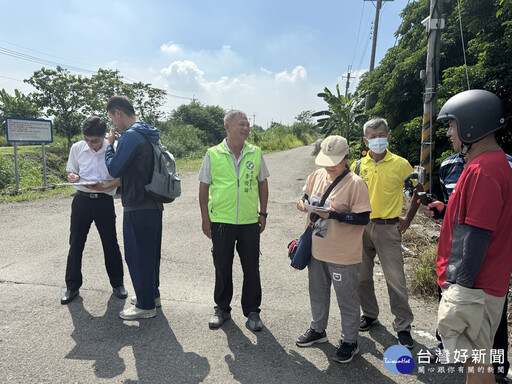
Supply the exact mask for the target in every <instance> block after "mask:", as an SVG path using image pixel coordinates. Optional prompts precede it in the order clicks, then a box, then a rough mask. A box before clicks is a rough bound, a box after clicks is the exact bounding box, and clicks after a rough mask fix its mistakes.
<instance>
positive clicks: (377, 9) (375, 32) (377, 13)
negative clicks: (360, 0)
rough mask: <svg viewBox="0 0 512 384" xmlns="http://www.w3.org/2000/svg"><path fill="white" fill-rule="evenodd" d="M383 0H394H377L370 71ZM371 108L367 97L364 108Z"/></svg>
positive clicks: (373, 58) (373, 66)
mask: <svg viewBox="0 0 512 384" xmlns="http://www.w3.org/2000/svg"><path fill="white" fill-rule="evenodd" d="M364 1H372V0H364ZM383 1H393V0H377V6H376V7H375V22H374V23H373V41H372V56H371V58H370V73H371V72H372V71H373V68H375V51H376V50H377V34H378V33H379V17H380V9H381V7H382V2H383ZM369 109H370V100H369V99H368V97H366V101H365V105H364V110H365V111H367V110H369Z"/></svg>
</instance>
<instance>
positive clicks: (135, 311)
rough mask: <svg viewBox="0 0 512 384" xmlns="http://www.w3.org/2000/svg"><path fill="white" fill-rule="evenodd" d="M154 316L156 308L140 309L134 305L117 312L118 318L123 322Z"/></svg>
mask: <svg viewBox="0 0 512 384" xmlns="http://www.w3.org/2000/svg"><path fill="white" fill-rule="evenodd" d="M155 316H156V308H153V309H140V308H137V307H136V306H135V305H134V306H132V307H130V308H127V309H125V310H124V311H121V312H119V317H120V318H121V319H125V320H136V319H149V318H151V317H155Z"/></svg>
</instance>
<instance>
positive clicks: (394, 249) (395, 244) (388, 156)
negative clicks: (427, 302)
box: [352, 118, 423, 348]
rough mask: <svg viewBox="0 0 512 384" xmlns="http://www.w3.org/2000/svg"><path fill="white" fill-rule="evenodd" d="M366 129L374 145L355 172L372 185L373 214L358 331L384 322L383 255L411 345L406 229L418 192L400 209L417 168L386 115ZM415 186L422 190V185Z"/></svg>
mask: <svg viewBox="0 0 512 384" xmlns="http://www.w3.org/2000/svg"><path fill="white" fill-rule="evenodd" d="M363 132H364V142H365V144H366V145H367V146H368V147H369V148H370V150H369V152H368V154H367V155H366V157H363V158H362V159H361V160H360V163H359V164H360V168H359V171H356V173H358V174H359V176H361V178H362V179H363V180H364V181H365V182H366V183H367V184H368V189H369V191H370V201H371V204H372V213H371V215H370V223H369V224H368V225H367V226H366V228H365V231H364V235H363V262H362V264H361V270H360V272H359V298H360V300H361V309H362V311H363V315H362V316H361V324H360V328H359V330H360V331H367V330H369V329H370V327H372V326H374V325H376V324H378V323H379V320H378V319H377V317H378V315H379V305H378V303H377V297H376V296H375V287H374V283H373V267H374V265H375V261H374V260H375V256H376V255H379V260H380V265H381V266H382V271H383V273H384V278H385V279H386V285H387V288H388V294H389V303H390V307H391V312H392V313H393V315H394V316H395V320H394V321H393V328H394V330H395V332H396V333H397V335H398V341H399V343H400V344H401V345H403V346H405V347H407V348H412V347H413V346H414V340H413V339H412V337H411V323H412V321H413V319H414V316H413V314H412V310H411V307H410V306H409V298H408V294H407V284H406V280H405V272H404V259H403V256H402V249H401V247H402V234H403V233H405V231H406V230H407V228H409V225H410V223H411V221H412V219H413V218H414V215H415V214H416V211H417V210H418V206H419V204H418V203H417V200H418V198H417V197H416V196H413V198H412V199H411V205H410V207H409V210H408V212H407V214H406V216H405V217H401V214H402V206H403V197H402V196H403V195H402V191H403V187H404V179H405V178H406V177H407V176H408V175H409V174H410V173H412V172H413V169H412V167H411V165H410V164H409V162H408V161H407V160H406V159H404V158H403V157H400V156H398V155H396V154H394V153H391V152H390V151H389V150H388V149H387V147H388V141H389V129H388V123H387V122H386V120H385V119H382V118H375V119H372V120H369V121H367V122H366V123H365V124H364V127H363ZM356 167H357V166H356V163H354V164H352V170H353V171H354V170H355V169H356ZM416 189H417V190H419V191H423V187H422V186H421V185H418V186H417V187H416Z"/></svg>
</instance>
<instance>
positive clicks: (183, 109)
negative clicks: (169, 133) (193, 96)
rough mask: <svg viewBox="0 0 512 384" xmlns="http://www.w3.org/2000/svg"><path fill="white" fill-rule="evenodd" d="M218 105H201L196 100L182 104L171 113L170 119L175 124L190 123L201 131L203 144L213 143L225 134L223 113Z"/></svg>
mask: <svg viewBox="0 0 512 384" xmlns="http://www.w3.org/2000/svg"><path fill="white" fill-rule="evenodd" d="M225 114H226V112H225V111H224V109H222V108H221V107H219V106H213V105H208V106H203V105H202V104H201V103H199V102H198V101H193V102H191V103H190V104H183V105H180V106H179V107H178V108H176V109H175V110H174V111H173V112H172V113H171V120H172V121H174V122H175V123H177V124H184V125H187V124H189V125H192V126H194V127H196V128H198V129H200V130H201V131H202V132H203V137H202V139H203V144H205V145H214V144H217V143H219V142H220V141H222V139H224V137H225V136H226V130H225V129H224V115H225Z"/></svg>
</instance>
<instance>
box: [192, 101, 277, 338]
mask: <svg viewBox="0 0 512 384" xmlns="http://www.w3.org/2000/svg"><path fill="white" fill-rule="evenodd" d="M224 127H225V128H226V132H227V137H226V138H225V139H224V140H223V141H222V143H220V144H218V145H216V146H214V147H211V148H209V149H208V151H207V152H206V155H205V157H204V161H203V165H202V166H201V170H200V172H199V177H198V179H199V206H200V208H201V218H202V228H203V233H204V234H205V235H206V236H207V237H208V238H209V239H211V240H212V243H213V247H212V255H213V264H214V265H215V292H214V300H215V304H216V306H215V313H214V314H213V316H212V318H211V319H210V321H209V323H208V325H209V327H210V328H211V329H215V328H219V327H220V326H221V325H222V324H223V323H224V322H225V321H226V320H229V319H230V318H231V306H230V304H231V299H232V297H233V278H232V275H233V274H232V270H233V258H234V249H235V244H236V250H237V252H238V255H239V256H240V264H241V265H242V270H243V274H244V280H243V287H242V310H243V313H244V315H245V316H246V317H247V323H246V325H247V327H248V328H249V329H250V330H252V331H261V330H262V329H263V322H262V321H261V319H260V304H261V283H260V271H259V255H260V234H261V233H262V232H263V231H264V230H265V225H266V219H267V202H268V182H267V178H268V177H269V176H270V174H269V172H268V169H267V166H266V165H265V161H264V160H263V156H262V154H261V149H260V148H258V147H256V146H255V145H252V144H249V143H248V142H246V139H247V137H248V136H249V132H250V131H251V128H250V126H249V121H248V120H247V116H246V114H245V113H244V112H242V111H237V110H233V111H229V112H228V113H227V114H226V116H224ZM258 200H259V210H258Z"/></svg>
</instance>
